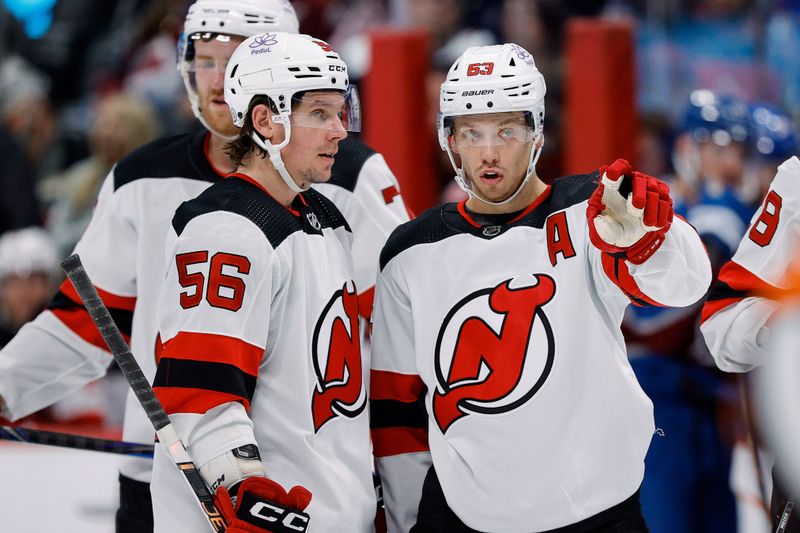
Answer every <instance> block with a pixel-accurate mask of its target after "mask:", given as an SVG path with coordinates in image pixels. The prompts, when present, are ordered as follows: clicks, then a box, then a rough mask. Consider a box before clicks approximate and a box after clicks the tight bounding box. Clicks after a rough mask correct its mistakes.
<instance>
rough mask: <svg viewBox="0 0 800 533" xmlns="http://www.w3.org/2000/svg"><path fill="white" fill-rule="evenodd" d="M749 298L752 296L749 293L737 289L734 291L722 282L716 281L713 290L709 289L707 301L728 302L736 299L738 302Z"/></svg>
mask: <svg viewBox="0 0 800 533" xmlns="http://www.w3.org/2000/svg"><path fill="white" fill-rule="evenodd" d="M749 296H754V295H753V294H752V293H751V292H749V291H741V290H739V289H734V288H733V287H731V286H730V285H728V284H727V283H725V282H724V281H717V282H716V283H715V284H714V288H713V289H711V292H710V293H709V294H708V301H710V302H711V301H715V300H728V299H731V298H736V299H738V300H741V299H744V298H747V297H749Z"/></svg>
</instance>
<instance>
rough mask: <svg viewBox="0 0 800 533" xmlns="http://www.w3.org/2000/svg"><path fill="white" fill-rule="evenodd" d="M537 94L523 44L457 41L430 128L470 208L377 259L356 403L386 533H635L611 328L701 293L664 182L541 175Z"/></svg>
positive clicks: (643, 417)
mask: <svg viewBox="0 0 800 533" xmlns="http://www.w3.org/2000/svg"><path fill="white" fill-rule="evenodd" d="M587 90H590V89H589V88H587ZM544 94H545V82H544V79H543V77H542V75H541V74H540V73H539V71H538V70H537V69H536V66H535V63H534V59H533V57H532V56H531V54H529V53H528V52H527V51H525V50H524V49H522V48H521V47H519V46H517V45H515V44H504V45H498V46H490V47H475V48H470V49H468V50H466V51H465V52H464V54H463V55H462V56H461V57H459V58H458V59H457V60H456V62H455V63H454V65H453V66H452V68H451V69H450V71H449V73H448V75H447V79H446V81H445V82H444V83H443V84H442V87H441V94H440V118H439V125H438V127H439V139H440V144H441V146H442V149H444V150H446V151H447V153H448V155H449V156H450V158H451V161H452V163H453V167H454V168H455V170H456V180H457V182H458V183H459V185H461V186H462V188H464V189H465V191H466V192H467V193H468V195H469V198H468V199H467V200H465V201H463V202H461V203H459V204H446V205H444V206H441V207H437V208H434V209H430V210H428V211H426V212H424V213H423V214H422V215H420V216H419V217H418V218H417V219H415V220H414V221H412V222H409V223H406V224H404V225H402V226H400V227H399V228H398V229H397V230H395V231H394V232H393V233H392V235H391V236H390V237H389V240H388V241H387V244H386V246H385V247H384V249H383V251H382V253H381V273H380V275H379V277H378V284H377V289H376V296H375V309H374V313H373V337H372V338H373V345H372V372H371V389H370V405H371V426H372V435H373V442H374V446H375V455H376V459H377V464H378V471H379V473H380V475H381V478H382V481H383V489H384V501H385V504H386V512H387V521H388V524H389V531H390V532H407V531H409V530H410V531H412V532H413V533H430V532H447V533H455V532H478V531H480V532H497V533H499V532H502V533H530V532H533V531H549V530H557V531H602V532H612V531H613V532H639V531H646V530H647V528H646V525H645V523H644V519H643V517H642V515H641V508H640V506H639V502H638V489H639V486H640V484H641V482H642V479H643V475H644V457H645V454H646V452H647V448H648V445H649V442H650V438H651V435H652V433H653V430H654V424H653V413H652V403H651V402H650V400H649V399H648V398H647V397H646V396H645V394H644V393H643V392H642V390H641V388H640V387H639V385H638V383H637V382H636V379H635V377H634V375H633V372H632V371H631V368H630V365H629V364H628V361H627V358H626V354H625V345H624V342H623V338H622V334H621V332H620V329H619V326H620V322H621V320H622V315H623V311H624V309H625V307H626V306H627V305H628V303H630V302H631V301H633V302H634V303H638V304H643V303H649V304H653V305H676V306H684V305H689V304H691V303H694V302H695V301H697V300H699V299H700V298H701V297H702V296H703V295H704V294H705V292H706V290H707V288H708V286H709V284H710V280H711V271H710V265H709V261H708V257H707V255H706V253H705V251H704V249H703V246H702V244H701V241H700V239H699V237H698V235H697V234H696V233H695V231H694V230H693V229H692V228H691V227H690V226H689V225H688V224H687V223H686V222H684V221H683V220H680V219H678V218H677V217H676V218H675V219H674V220H673V219H672V203H671V200H670V198H669V193H668V188H667V186H666V185H665V184H664V183H662V182H661V181H659V180H657V179H656V178H653V177H649V176H646V175H644V174H641V173H638V172H632V171H631V169H630V165H629V164H628V163H627V162H625V161H623V160H617V161H616V162H614V163H613V164H612V165H610V166H608V167H602V168H601V169H600V170H599V172H594V173H591V174H586V175H577V176H570V177H565V178H561V179H558V180H556V181H555V182H553V184H552V185H546V184H545V183H544V182H543V181H541V180H540V178H539V177H538V176H537V175H536V172H535V163H536V159H537V156H538V154H539V151H540V150H541V147H542V143H543V141H544V136H543V132H542V124H543V119H544V105H543V97H544Z"/></svg>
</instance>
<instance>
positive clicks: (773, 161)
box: [0, 0, 800, 533]
mask: <svg viewBox="0 0 800 533" xmlns="http://www.w3.org/2000/svg"><path fill="white" fill-rule="evenodd" d="M190 3H191V1H188V0H25V1H23V0H0V191H2V192H1V193H0V347H1V346H2V345H3V344H4V343H5V342H7V341H8V339H10V338H11V337H12V336H13V334H14V332H15V331H16V330H17V329H18V328H19V327H20V326H21V325H22V324H23V323H25V322H26V321H27V320H30V319H31V318H33V317H34V316H35V315H36V314H37V313H38V312H39V311H40V310H41V309H42V308H43V306H45V305H46V304H47V302H48V301H49V298H50V295H51V294H52V292H53V291H54V290H55V287H56V286H57V283H58V282H59V274H58V268H57V262H58V259H60V258H62V257H65V256H66V255H68V254H69V253H70V252H71V250H72V248H73V246H74V244H75V243H76V241H77V240H78V238H79V237H80V235H81V233H82V232H83V230H84V228H85V227H86V225H87V224H88V221H89V218H90V217H91V213H92V209H93V207H94V203H95V200H96V195H97V192H98V190H99V188H100V185H101V183H102V181H103V179H104V178H105V176H106V174H107V173H108V171H109V170H110V168H111V167H112V166H113V164H114V163H115V162H116V161H118V160H119V159H120V158H122V157H123V156H125V155H126V154H127V153H128V152H130V151H131V150H133V149H135V148H136V147H138V146H140V145H142V144H145V143H147V142H149V141H151V140H153V139H155V138H156V137H158V136H160V135H171V134H176V133H182V132H184V131H187V130H190V129H193V128H199V127H200V125H199V124H198V123H196V122H195V120H194V117H193V115H192V112H191V109H190V107H189V102H188V100H187V98H186V95H185V91H184V87H183V84H182V81H181V78H180V76H179V74H178V72H177V71H176V69H175V57H176V41H177V40H178V37H179V34H180V32H181V26H182V24H183V18H184V15H185V12H186V9H187V7H188V5H189V4H190ZM292 3H293V5H294V7H295V9H296V11H297V13H298V16H299V17H300V20H301V25H300V28H301V31H302V32H304V33H309V34H312V35H314V36H316V37H320V38H323V39H326V40H328V41H329V42H330V43H331V44H332V45H333V46H334V48H336V49H337V50H339V51H340V53H341V54H342V56H343V58H344V59H345V61H346V62H347V63H348V65H349V66H350V67H351V70H352V74H353V76H352V77H353V78H354V79H355V80H358V79H360V78H363V77H364V76H365V74H366V73H367V72H368V70H369V68H370V50H369V33H370V32H371V31H373V30H375V29H376V28H385V27H393V28H415V29H421V30H423V31H425V32H427V33H428V34H429V37H430V44H431V61H430V72H429V75H428V83H427V86H428V87H429V91H428V94H427V95H426V97H425V98H426V99H427V101H426V104H425V105H426V109H428V110H429V111H431V113H430V114H425V116H424V117H421V120H420V129H421V130H429V131H430V132H431V142H435V137H434V135H433V134H432V132H433V128H434V117H433V115H434V111H435V109H436V107H437V106H438V88H439V84H440V83H441V81H442V80H443V79H444V75H445V73H446V71H447V69H448V68H449V66H450V64H451V63H452V62H453V60H454V59H455V58H456V57H457V56H458V55H460V54H461V52H463V50H464V49H465V48H467V47H468V46H472V45H486V44H493V43H500V42H515V43H517V44H519V45H521V46H523V47H524V48H526V49H527V50H529V51H530V52H531V53H532V54H533V56H534V58H535V60H536V64H537V66H538V68H539V70H540V71H541V72H542V73H543V74H544V76H545V79H546V82H547V97H546V116H545V137H546V143H545V148H544V153H543V155H542V158H541V159H540V162H539V165H538V173H539V175H540V176H541V177H542V178H543V179H545V180H549V179H552V178H555V177H557V176H559V175H561V166H562V164H561V162H562V153H561V148H562V142H561V138H562V133H561V127H562V125H561V118H560V117H561V116H562V109H563V98H562V95H563V86H564V79H563V78H564V76H563V72H564V54H563V50H564V46H565V28H566V26H567V24H568V22H569V20H570V18H572V17H598V18H599V17H604V18H613V19H624V20H628V21H630V23H631V24H632V25H633V28H634V39H635V51H636V80H637V107H638V112H639V134H638V140H637V150H638V152H637V154H636V161H635V166H636V167H637V168H638V169H639V170H641V171H643V172H646V173H648V174H651V175H655V176H659V177H662V178H666V179H668V181H669V183H670V186H671V190H672V191H673V194H674V200H675V202H676V206H677V212H678V213H680V214H681V215H682V216H684V217H685V218H686V219H687V220H688V221H689V222H690V223H692V224H693V225H694V226H695V227H696V228H697V229H698V231H699V232H700V233H701V236H703V238H704V240H705V243H706V246H707V248H708V250H709V254H710V255H711V257H712V261H713V263H714V264H715V265H716V266H717V267H719V266H721V264H722V263H723V262H724V261H725V260H727V259H728V258H730V256H731V255H732V253H733V251H734V250H735V248H736V246H737V244H738V242H739V240H740V238H741V237H742V235H743V234H744V233H745V231H746V229H747V226H748V224H749V221H750V218H751V216H752V214H753V213H754V212H755V210H756V208H757V207H758V205H759V203H760V201H761V199H762V196H763V194H764V192H765V190H766V187H767V186H768V185H769V182H770V180H771V178H772V176H773V175H774V173H775V169H776V167H777V165H778V164H779V163H780V162H781V161H783V160H785V159H787V158H788V157H790V156H792V155H794V154H796V153H797V135H796V131H795V124H796V123H797V121H798V120H800V0H663V1H656V0H607V1H605V2H603V1H588V0H296V1H293V2H292ZM586 91H587V92H588V93H591V91H592V88H591V87H586ZM365 113H380V109H365ZM426 117H427V118H428V119H429V120H427V121H425V120H422V118H426ZM436 152H437V153H438V149H437V150H436ZM430 164H431V165H436V167H437V168H438V169H440V171H439V172H438V174H439V175H440V179H441V195H442V196H441V199H442V201H450V200H453V199H456V198H459V194H460V191H459V190H458V189H457V188H454V187H452V180H451V177H452V170H451V169H450V167H449V164H447V162H446V159H444V158H441V159H440V158H438V157H437V159H436V160H434V161H431V162H430ZM591 170H592V169H586V171H587V172H588V171H591ZM153 253H160V251H158V250H154V251H153ZM698 317H699V306H693V307H691V308H685V309H670V310H663V309H654V308H632V309H631V311H630V312H629V314H628V316H627V318H626V321H625V332H626V339H627V341H628V344H629V355H630V358H631V363H632V366H633V368H634V371H635V372H636V373H637V376H638V378H639V380H640V382H641V384H642V386H643V388H644V389H645V391H646V392H647V393H648V395H649V396H650V397H651V398H652V399H653V401H654V404H655V413H656V425H657V426H658V430H657V431H656V434H655V436H654V440H653V445H652V446H651V452H650V456H648V462H647V477H646V480H645V485H644V486H643V488H642V502H643V505H644V508H645V515H646V517H647V518H648V521H649V523H650V527H651V529H652V531H654V532H656V533H657V532H691V531H704V532H713V531H719V532H725V533H730V532H732V531H736V530H737V527H738V530H739V531H766V529H765V525H764V524H766V520H767V518H766V508H765V507H764V506H765V505H767V504H765V502H768V501H769V499H768V490H769V487H768V486H766V485H767V484H768V481H769V479H768V478H769V475H768V474H769V471H768V469H767V472H766V473H765V474H764V472H763V470H764V468H763V465H761V464H760V461H758V460H755V457H756V454H755V453H753V450H754V447H753V442H752V441H753V432H752V431H748V428H750V426H751V425H752V424H751V423H750V421H749V420H748V416H747V410H746V409H743V408H742V406H743V405H745V406H746V405H747V402H746V401H743V400H746V397H745V396H746V395H745V394H744V393H743V391H744V390H745V388H744V387H742V386H741V383H740V382H739V380H737V379H734V378H733V377H731V376H728V375H723V374H722V373H721V372H719V371H717V370H716V369H715V368H714V364H713V361H712V359H711V357H710V356H709V355H708V352H707V350H706V349H705V345H704V343H703V341H702V338H701V337H700V336H699V334H698V333H697V331H698V330H697V323H698ZM98 405H99V406H106V407H105V409H99V411H98V407H97V406H98ZM108 405H114V404H113V402H112V403H109V402H108V401H105V400H103V401H100V402H96V404H92V402H88V403H87V402H85V401H82V400H76V401H75V405H73V408H72V410H71V411H70V410H69V409H67V410H65V411H64V412H65V413H67V414H65V415H64V417H66V418H69V417H70V416H71V415H69V413H70V412H71V413H73V415H74V416H76V417H78V418H80V417H85V414H86V413H87V412H89V413H94V415H92V416H97V417H98V420H99V421H100V422H101V423H105V424H115V423H118V422H119V420H120V416H121V407H120V410H119V411H120V412H116V411H115V410H114V409H109V408H108ZM76 406H77V407H76ZM93 409H94V411H93ZM48 416H51V417H53V416H55V415H54V414H53V413H50V414H49V415H48ZM756 440H757V439H756ZM732 464H733V465H734V466H733V467H732V466H731V465H732ZM759 474H764V475H759ZM762 478H763V479H764V481H763V482H762ZM762 511H763V516H761V513H762ZM737 523H738V525H737Z"/></svg>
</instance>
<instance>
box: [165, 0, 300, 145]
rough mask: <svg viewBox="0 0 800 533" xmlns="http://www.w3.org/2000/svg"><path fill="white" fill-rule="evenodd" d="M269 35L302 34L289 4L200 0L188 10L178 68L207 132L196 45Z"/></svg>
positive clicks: (284, 0)
mask: <svg viewBox="0 0 800 533" xmlns="http://www.w3.org/2000/svg"><path fill="white" fill-rule="evenodd" d="M268 31H273V32H274V31H283V32H287V33H297V32H298V31H300V22H299V21H298V19H297V14H296V13H295V11H294V8H293V7H292V4H291V3H290V2H289V0H197V1H196V2H195V3H194V4H192V5H191V6H190V7H189V12H188V13H187V14H186V21H185V22H184V24H183V34H182V35H181V37H180V39H179V41H178V65H177V67H178V72H180V73H181V77H182V78H183V84H184V85H185V86H186V93H187V94H188V96H189V102H190V103H191V104H192V112H193V113H194V116H195V117H197V119H198V120H199V121H200V122H201V123H202V124H203V126H205V127H206V129H208V130H210V131H211V130H212V128H211V127H210V126H209V124H208V123H207V122H206V120H205V118H204V117H203V113H202V110H201V109H200V99H199V97H198V95H197V84H196V83H195V76H194V71H195V65H194V55H195V51H194V41H195V40H196V39H210V38H226V37H227V36H231V35H236V36H240V37H250V36H253V35H257V34H259V33H264V32H268ZM215 133H218V134H219V132H215ZM223 136H224V135H223Z"/></svg>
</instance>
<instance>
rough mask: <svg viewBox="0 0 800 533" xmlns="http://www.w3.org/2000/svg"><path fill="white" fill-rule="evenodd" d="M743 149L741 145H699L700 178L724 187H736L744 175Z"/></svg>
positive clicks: (708, 143)
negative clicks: (721, 184) (710, 180)
mask: <svg viewBox="0 0 800 533" xmlns="http://www.w3.org/2000/svg"><path fill="white" fill-rule="evenodd" d="M745 155H746V154H745V147H744V145H742V143H736V142H734V143H731V144H729V145H727V146H719V145H718V144H715V143H713V142H706V143H703V144H701V145H700V176H701V177H704V178H708V179H712V180H714V181H717V182H719V183H724V184H726V185H733V186H735V185H738V184H739V182H740V181H741V180H742V175H743V174H744V163H745Z"/></svg>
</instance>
